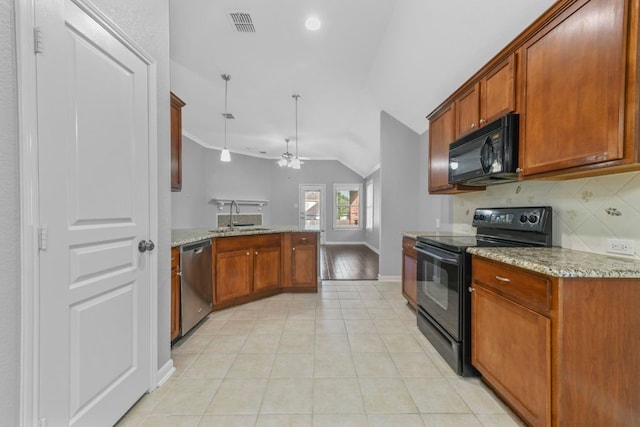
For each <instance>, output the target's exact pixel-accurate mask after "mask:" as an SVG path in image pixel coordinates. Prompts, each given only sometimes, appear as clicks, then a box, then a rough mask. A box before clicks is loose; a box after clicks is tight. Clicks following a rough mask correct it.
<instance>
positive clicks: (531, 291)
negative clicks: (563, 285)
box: [471, 256, 551, 311]
mask: <svg viewBox="0 0 640 427" xmlns="http://www.w3.org/2000/svg"><path fill="white" fill-rule="evenodd" d="M471 271H472V274H473V282H474V283H478V284H480V285H483V286H485V287H487V288H489V289H492V290H494V291H495V292H497V293H499V294H501V295H503V296H505V297H507V298H509V299H511V300H513V301H515V302H518V303H519V304H521V305H523V306H525V307H527V308H530V309H532V310H537V311H541V310H542V311H548V310H550V309H551V281H550V280H549V279H546V278H544V277H541V276H537V275H534V274H531V273H528V272H526V271H523V270H520V269H517V268H511V267H508V266H505V265H504V264H500V263H495V262H491V261H486V260H483V259H479V258H477V257H475V256H474V257H473V264H472V268H471Z"/></svg>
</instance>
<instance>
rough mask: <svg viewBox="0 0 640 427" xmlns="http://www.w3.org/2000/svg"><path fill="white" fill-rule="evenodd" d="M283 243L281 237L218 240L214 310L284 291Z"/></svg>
mask: <svg viewBox="0 0 640 427" xmlns="http://www.w3.org/2000/svg"><path fill="white" fill-rule="evenodd" d="M280 242H281V237H280V234H277V233H274V234H261V235H255V236H236V237H222V238H217V239H215V245H214V250H213V255H212V256H213V264H214V267H213V268H214V270H215V275H214V276H213V277H215V279H214V283H213V296H214V297H213V305H214V308H215V307H220V306H224V305H227V304H228V303H229V302H233V301H242V298H244V297H248V296H250V295H251V294H259V293H263V292H265V291H269V290H277V289H278V288H280V287H282V283H281V279H280V278H281V268H282V266H281V255H280V253H281V247H280Z"/></svg>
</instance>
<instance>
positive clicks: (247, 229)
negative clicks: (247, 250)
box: [209, 225, 269, 233]
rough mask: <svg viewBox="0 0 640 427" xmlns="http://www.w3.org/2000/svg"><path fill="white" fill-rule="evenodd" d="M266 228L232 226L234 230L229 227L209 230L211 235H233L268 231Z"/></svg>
mask: <svg viewBox="0 0 640 427" xmlns="http://www.w3.org/2000/svg"><path fill="white" fill-rule="evenodd" d="M268 229H269V228H268V227H256V226H238V225H236V226H234V228H229V227H220V228H214V229H213V230H209V231H211V232H212V233H233V232H242V231H260V230H268Z"/></svg>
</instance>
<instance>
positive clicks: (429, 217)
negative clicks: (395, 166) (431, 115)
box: [416, 130, 454, 231]
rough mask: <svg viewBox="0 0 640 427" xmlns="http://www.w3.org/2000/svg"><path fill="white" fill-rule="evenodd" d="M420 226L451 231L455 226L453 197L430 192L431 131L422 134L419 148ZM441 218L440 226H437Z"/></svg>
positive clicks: (421, 228)
mask: <svg viewBox="0 0 640 427" xmlns="http://www.w3.org/2000/svg"><path fill="white" fill-rule="evenodd" d="M418 159H419V162H420V166H419V168H418V192H419V195H418V212H419V217H418V228H417V230H416V231H435V230H440V231H451V230H452V227H453V209H452V207H453V206H452V205H453V200H454V199H453V197H451V196H438V195H430V194H429V168H428V167H427V165H428V163H429V131H428V130H427V131H426V132H425V133H423V134H422V135H420V142H419V148H418ZM436 219H440V227H439V228H438V227H437V226H436Z"/></svg>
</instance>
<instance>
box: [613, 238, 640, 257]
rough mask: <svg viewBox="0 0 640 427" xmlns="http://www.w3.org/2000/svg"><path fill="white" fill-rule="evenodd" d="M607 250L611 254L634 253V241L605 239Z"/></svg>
mask: <svg viewBox="0 0 640 427" xmlns="http://www.w3.org/2000/svg"><path fill="white" fill-rule="evenodd" d="M607 252H611V253H613V254H623V255H635V253H636V250H635V242H634V241H633V240H623V239H607Z"/></svg>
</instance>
